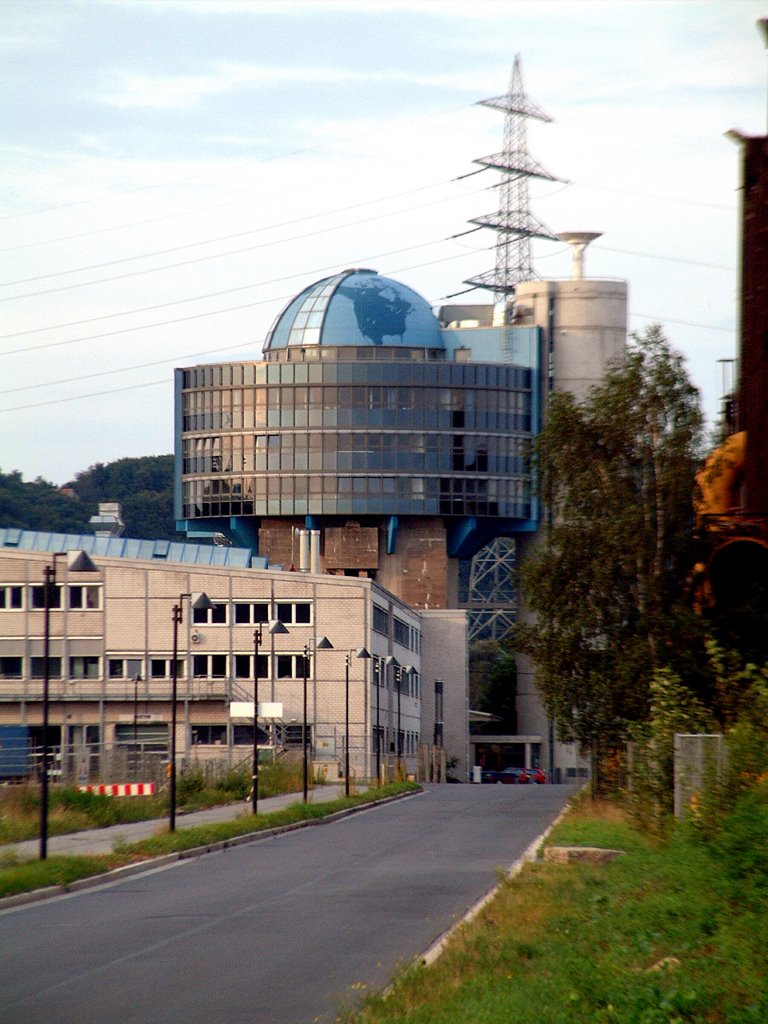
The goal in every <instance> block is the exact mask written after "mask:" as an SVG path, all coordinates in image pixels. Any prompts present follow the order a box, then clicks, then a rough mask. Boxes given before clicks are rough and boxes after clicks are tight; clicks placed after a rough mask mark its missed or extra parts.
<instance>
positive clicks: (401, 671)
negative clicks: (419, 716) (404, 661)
mask: <svg viewBox="0 0 768 1024" xmlns="http://www.w3.org/2000/svg"><path fill="white" fill-rule="evenodd" d="M411 672H413V665H400V666H399V667H398V670H397V770H398V772H400V770H401V766H400V762H401V760H402V757H403V731H402V729H401V728H400V695H401V694H402V692H403V676H409V675H410V674H411Z"/></svg>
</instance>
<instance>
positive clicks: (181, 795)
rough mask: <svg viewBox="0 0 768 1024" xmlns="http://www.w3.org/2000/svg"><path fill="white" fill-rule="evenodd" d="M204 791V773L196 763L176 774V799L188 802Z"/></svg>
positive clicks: (182, 802)
mask: <svg viewBox="0 0 768 1024" xmlns="http://www.w3.org/2000/svg"><path fill="white" fill-rule="evenodd" d="M204 791H205V773H204V772H203V769H202V768H200V767H199V766H198V765H191V766H189V767H185V768H184V769H183V770H182V771H180V772H178V773H177V775H176V800H177V802H178V803H180V804H184V803H188V802H189V801H190V799H194V798H195V797H197V796H199V795H200V794H201V793H203V792H204Z"/></svg>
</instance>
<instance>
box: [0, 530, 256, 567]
mask: <svg viewBox="0 0 768 1024" xmlns="http://www.w3.org/2000/svg"><path fill="white" fill-rule="evenodd" d="M0 548H13V549H15V550H17V551H49V552H55V551H61V552H64V551H85V552H87V553H88V554H89V555H94V556H101V557H103V558H134V559H139V560H146V561H150V562H176V563H179V564H181V565H212V566H213V565H218V566H230V567H232V568H239V569H266V568H267V560H266V559H265V558H258V557H255V556H254V555H253V553H252V551H251V549H250V548H233V547H217V546H216V545H214V544H189V543H187V542H186V541H184V542H176V541H168V540H131V538H130V537H94V536H93V535H92V534H76V533H46V532H44V531H42V530H18V529H14V528H0Z"/></svg>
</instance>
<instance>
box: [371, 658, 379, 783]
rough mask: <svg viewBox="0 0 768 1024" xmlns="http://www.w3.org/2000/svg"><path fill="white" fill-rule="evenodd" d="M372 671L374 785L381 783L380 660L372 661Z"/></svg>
mask: <svg viewBox="0 0 768 1024" xmlns="http://www.w3.org/2000/svg"><path fill="white" fill-rule="evenodd" d="M373 668H374V672H375V673H376V785H377V786H380V785H381V725H380V723H379V715H380V710H381V700H380V697H381V660H380V659H377V660H376V661H375V662H374V663H373Z"/></svg>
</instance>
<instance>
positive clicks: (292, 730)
mask: <svg viewBox="0 0 768 1024" xmlns="http://www.w3.org/2000/svg"><path fill="white" fill-rule="evenodd" d="M283 743H285V745H286V747H300V746H301V745H302V744H303V743H304V728H303V726H301V725H286V726H285V728H284V729H283ZM307 743H309V745H310V746H311V745H312V726H311V725H308V726H307Z"/></svg>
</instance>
